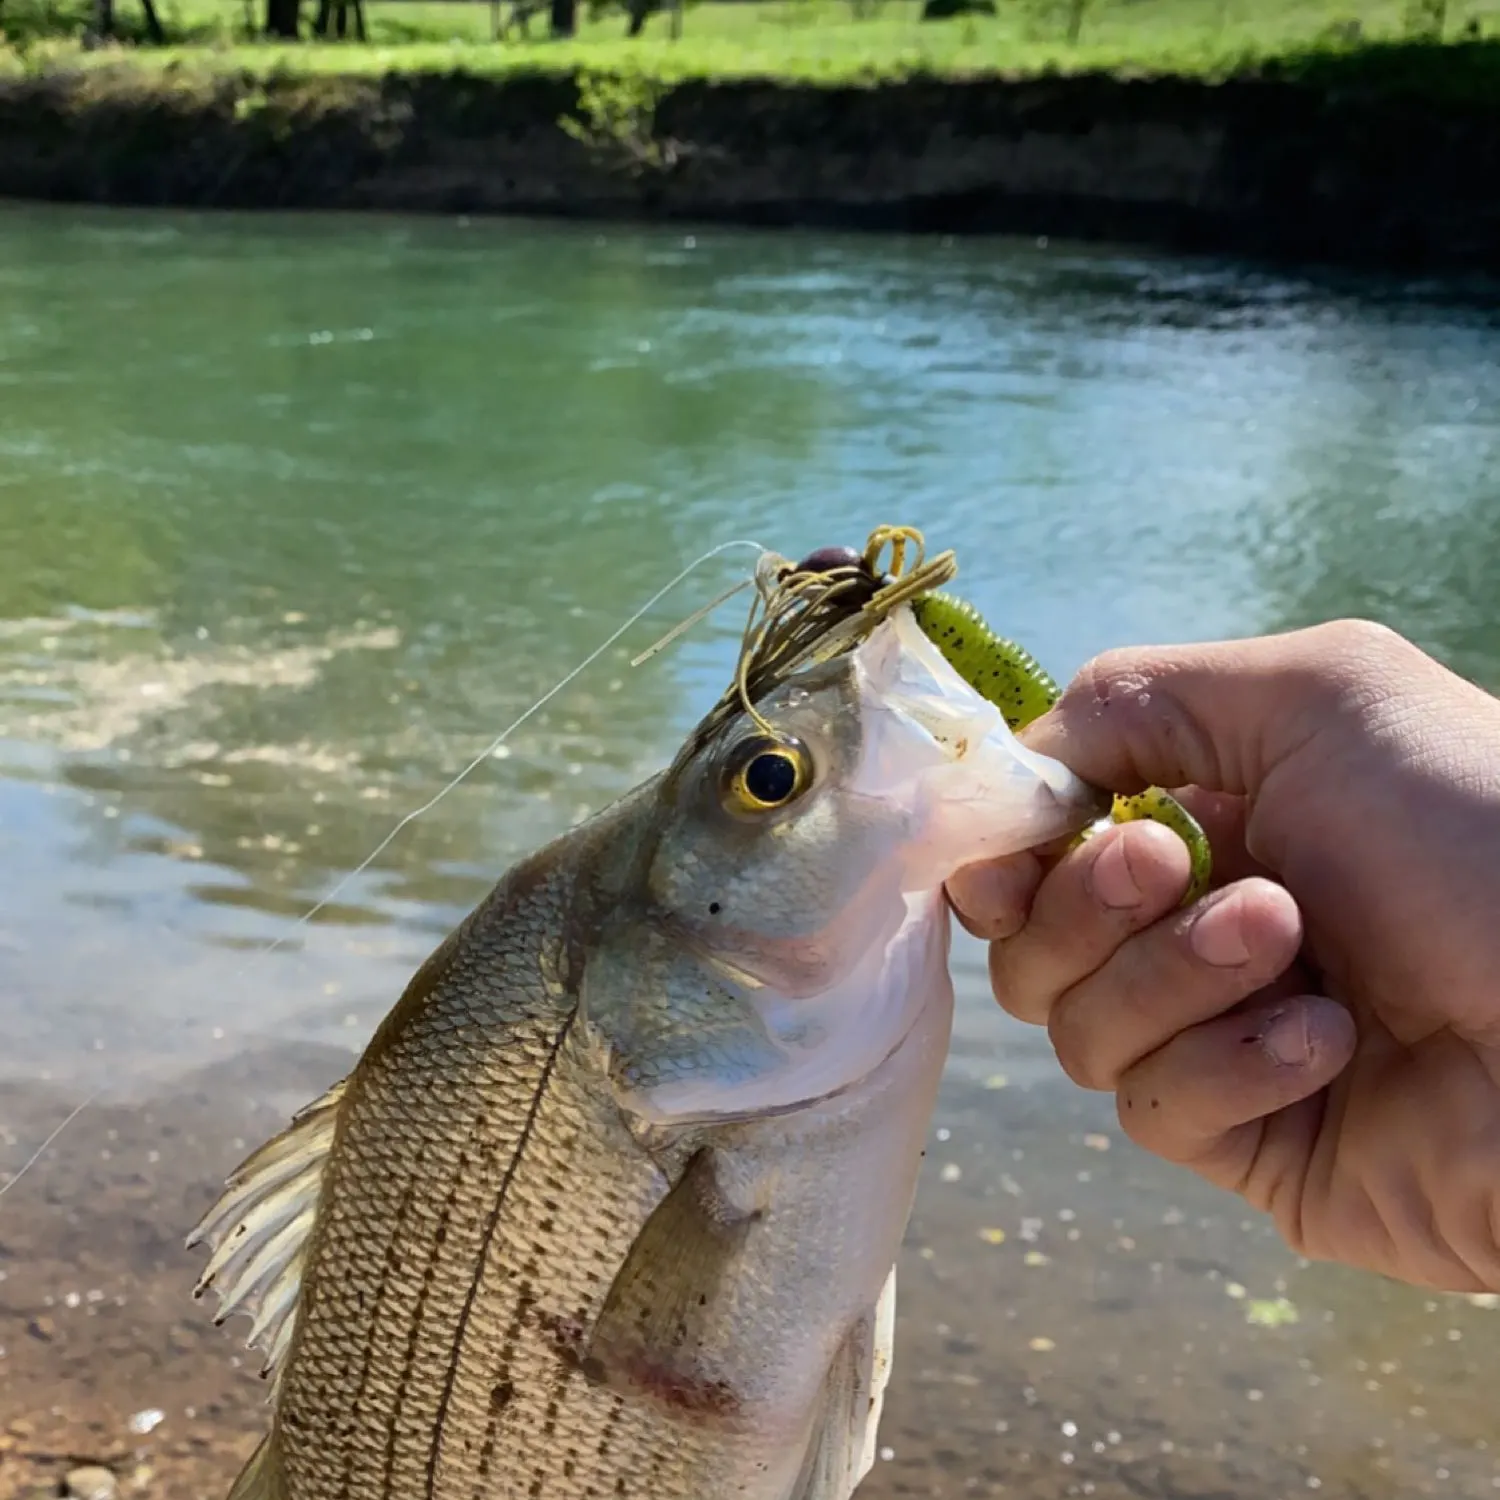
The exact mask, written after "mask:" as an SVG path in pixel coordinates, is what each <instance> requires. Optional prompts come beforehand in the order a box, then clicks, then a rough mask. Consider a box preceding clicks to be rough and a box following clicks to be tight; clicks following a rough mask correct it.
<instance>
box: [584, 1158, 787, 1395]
mask: <svg viewBox="0 0 1500 1500" xmlns="http://www.w3.org/2000/svg"><path fill="white" fill-rule="evenodd" d="M759 1218H760V1213H759V1211H758V1210H757V1209H756V1208H754V1207H748V1208H747V1207H745V1206H743V1205H740V1204H737V1203H735V1202H734V1201H732V1200H731V1198H730V1197H729V1196H728V1195H727V1194H726V1193H725V1192H724V1191H723V1189H722V1187H721V1184H720V1182H719V1178H718V1174H717V1170H716V1165H715V1158H714V1154H713V1152H711V1151H708V1150H703V1151H700V1152H698V1153H697V1154H696V1155H695V1156H693V1157H692V1158H691V1159H690V1160H689V1162H688V1165H687V1169H686V1171H684V1172H683V1174H682V1176H681V1178H680V1179H679V1180H678V1182H677V1184H676V1186H675V1187H673V1188H672V1190H671V1191H670V1192H669V1193H668V1194H667V1196H666V1197H665V1198H663V1199H662V1201H661V1202H660V1203H659V1204H658V1205H657V1207H656V1210H655V1211H654V1212H653V1213H652V1215H651V1217H650V1218H649V1219H647V1221H646V1224H645V1227H644V1228H643V1229H642V1230H641V1232H640V1235H639V1236H638V1237H637V1239H636V1241H635V1243H634V1244H633V1245H632V1246H631V1248H630V1252H629V1254H628V1255H627V1256H626V1258H625V1262H624V1264H623V1265H622V1266H621V1267H620V1269H619V1272H618V1273H617V1274H616V1276H615V1279H614V1283H613V1285H612V1286H611V1287H610V1290H609V1294H608V1296H607V1298H606V1299H605V1304H604V1309H603V1311H602V1312H601V1313H600V1315H599V1318H598V1320H597V1322H596V1323H595V1324H594V1328H593V1330H592V1333H591V1334H590V1335H589V1337H588V1339H587V1341H586V1344H585V1347H584V1350H583V1352H582V1357H581V1360H580V1363H581V1366H582V1368H583V1372H584V1374H585V1375H586V1376H588V1378H589V1379H590V1380H593V1381H595V1382H596V1383H599V1384H603V1385H608V1386H610V1387H612V1388H614V1389H616V1390H619V1391H621V1392H622V1393H624V1392H633V1393H639V1394H645V1395H647V1396H649V1397H652V1398H653V1399H655V1400H658V1401H661V1402H663V1403H665V1404H666V1405H669V1406H672V1407H675V1408H678V1409H679V1410H686V1411H694V1412H698V1413H700V1414H702V1415H704V1416H713V1415H725V1414H728V1413H730V1412H732V1411H734V1410H735V1409H736V1408H737V1406H738V1396H737V1393H736V1392H735V1391H734V1390H733V1389H732V1388H731V1387H730V1386H729V1385H728V1384H727V1383H726V1382H725V1381H724V1380H723V1379H722V1378H721V1376H720V1375H719V1373H718V1359H719V1358H720V1357H722V1353H723V1351H722V1350H719V1349H716V1348H713V1347H711V1346H710V1343H709V1338H708V1334H709V1330H710V1328H711V1327H712V1326H713V1325H714V1323H715V1321H716V1319H717V1317H718V1306H717V1305H718V1303H719V1301H720V1298H721V1296H722V1294H723V1289H724V1287H725V1286H726V1285H727V1284H729V1283H730V1282H731V1281H732V1279H733V1277H734V1275H735V1266H736V1262H737V1260H738V1258H739V1256H740V1253H741V1251H742V1249H743V1247H744V1245H745V1241H746V1239H747V1238H748V1236H749V1234H750V1232H751V1230H752V1228H753V1226H754V1225H755V1223H756V1221H757V1220H758V1219H759Z"/></svg>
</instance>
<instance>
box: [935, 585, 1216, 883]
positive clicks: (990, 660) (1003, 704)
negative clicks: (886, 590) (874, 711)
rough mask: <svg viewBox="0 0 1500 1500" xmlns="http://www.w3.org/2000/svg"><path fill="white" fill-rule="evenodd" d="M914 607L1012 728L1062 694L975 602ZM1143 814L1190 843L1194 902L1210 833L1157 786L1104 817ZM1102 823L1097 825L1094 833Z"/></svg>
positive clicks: (1124, 819)
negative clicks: (996, 629) (992, 625)
mask: <svg viewBox="0 0 1500 1500" xmlns="http://www.w3.org/2000/svg"><path fill="white" fill-rule="evenodd" d="M912 611H913V613H914V614H915V615H916V617H917V623H918V624H919V625H920V626H921V627H922V632H923V634H924V635H926V636H927V638H928V639H929V640H930V641H931V642H932V643H933V644H934V645H935V646H936V647H937V648H938V650H939V651H941V652H942V653H943V655H944V657H946V658H947V660H948V662H949V664H950V665H951V666H952V667H953V669H954V670H955V671H956V672H957V673H958V674H959V676H960V677H962V678H963V679H964V681H965V682H967V683H968V684H969V685H970V686H971V687H972V688H974V689H975V690H976V691H978V692H980V693H982V694H983V695H984V696H985V697H986V698H988V699H989V701H990V702H991V703H993V704H994V705H995V707H996V708H998V709H999V710H1000V712H1001V713H1002V714H1004V715H1005V722H1006V723H1007V724H1009V725H1010V727H1011V729H1012V730H1019V729H1021V728H1022V727H1023V726H1025V725H1027V724H1030V723H1031V722H1032V720H1033V719H1038V718H1040V717H1041V716H1042V714H1044V713H1045V712H1046V711H1047V710H1048V709H1049V708H1051V707H1052V705H1053V704H1054V703H1056V702H1057V700H1058V698H1059V697H1060V696H1061V689H1060V688H1059V687H1058V685H1057V684H1056V683H1055V682H1054V681H1053V680H1052V678H1051V677H1050V676H1048V674H1047V673H1046V671H1044V670H1043V668H1042V666H1041V664H1040V663H1039V662H1038V661H1037V660H1036V658H1035V657H1033V656H1032V655H1031V653H1030V652H1029V651H1027V650H1026V649H1025V648H1024V647H1022V646H1018V645H1017V644H1016V643H1015V642H1014V641H1008V640H1006V639H1005V638H1004V637H1003V636H1000V635H997V634H996V633H995V632H994V631H993V630H991V629H990V627H989V626H988V625H987V624H986V623H985V620H984V617H983V616H982V615H981V614H980V613H979V611H978V610H977V609H975V608H974V606H973V605H972V604H968V603H966V602H965V601H964V600H962V599H956V598H954V597H953V595H951V594H943V593H932V594H924V595H922V597H920V598H919V599H916V600H914V601H913V603H912ZM1141 818H1145V819H1148V820H1149V821H1151V822H1153V823H1160V824H1162V825H1163V827H1166V828H1170V829H1171V830H1172V832H1173V833H1175V834H1177V836H1178V837H1179V838H1181V839H1182V841H1183V842H1184V843H1185V844H1186V845H1187V847H1188V854H1189V855H1190V856H1191V859H1192V875H1191V878H1190V879H1189V881H1188V889H1187V895H1186V896H1184V897H1183V902H1184V904H1186V903H1187V902H1189V901H1196V900H1197V899H1198V897H1199V896H1201V895H1202V894H1203V893H1204V892H1205V891H1206V890H1207V889H1208V881H1209V876H1210V874H1211V873H1212V869H1213V854H1212V850H1211V849H1210V847H1209V842H1208V835H1207V834H1205V833H1204V831H1203V829H1202V828H1201V827H1200V826H1199V823H1198V820H1197V819H1196V818H1194V817H1193V815H1192V814H1191V813H1190V812H1189V811H1188V810H1187V808H1185V807H1184V806H1183V805H1182V804H1181V803H1180V802H1179V801H1177V799H1176V798H1175V797H1173V796H1171V795H1170V794H1169V793H1167V792H1164V791H1162V789H1161V788H1160V787H1154V786H1153V787H1148V788H1147V789H1146V790H1145V791H1144V792H1137V793H1136V794H1135V795H1134V796H1130V797H1126V796H1117V797H1116V798H1115V800H1114V806H1113V807H1112V808H1111V809H1110V814H1109V818H1108V819H1107V820H1104V821H1107V822H1111V823H1130V822H1134V821H1136V820H1137V819H1141ZM1100 826H1102V824H1095V825H1094V829H1091V830H1090V832H1093V831H1095V830H1096V829H1097V828H1099V827H1100ZM1087 836H1088V835H1087V834H1085V835H1084V837H1085V838H1086V837H1087Z"/></svg>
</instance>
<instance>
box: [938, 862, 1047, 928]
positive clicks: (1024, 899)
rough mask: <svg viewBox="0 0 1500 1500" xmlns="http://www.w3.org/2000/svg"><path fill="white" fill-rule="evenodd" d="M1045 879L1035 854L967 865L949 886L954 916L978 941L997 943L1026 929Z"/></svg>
mask: <svg viewBox="0 0 1500 1500" xmlns="http://www.w3.org/2000/svg"><path fill="white" fill-rule="evenodd" d="M1041 879H1042V862H1041V860H1039V859H1038V858H1037V857H1036V855H1034V854H1018V855H1015V856H1014V857H1013V858H1010V859H993V860H987V861H985V862H984V863H982V864H974V865H966V866H965V867H964V868H963V869H962V870H960V871H959V872H958V873H957V874H956V875H955V876H954V877H953V878H952V879H951V880H950V881H949V882H948V900H949V902H950V903H951V905H952V907H953V911H954V915H955V916H957V918H958V920H959V921H960V922H961V923H962V924H963V925H964V927H965V928H966V929H967V930H968V931H969V932H971V933H973V934H974V936H975V937H977V938H984V939H985V941H986V942H994V941H995V940H996V939H997V938H1006V937H1010V936H1011V935H1012V934H1013V933H1016V932H1019V931H1020V930H1021V928H1022V927H1024V926H1025V925H1026V918H1027V916H1028V915H1029V914H1030V911H1031V899H1032V897H1033V896H1034V895H1035V894H1036V888H1037V886H1038V885H1039V884H1040V883H1041Z"/></svg>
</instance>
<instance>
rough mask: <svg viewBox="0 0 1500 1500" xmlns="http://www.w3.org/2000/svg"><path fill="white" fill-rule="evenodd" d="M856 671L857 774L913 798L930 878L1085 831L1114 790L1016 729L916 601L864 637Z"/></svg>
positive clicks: (891, 794)
mask: <svg viewBox="0 0 1500 1500" xmlns="http://www.w3.org/2000/svg"><path fill="white" fill-rule="evenodd" d="M855 677H856V682H857V684H858V691H859V700H860V712H861V715H862V728H863V740H864V743H863V754H862V761H861V765H860V768H859V771H858V772H857V774H856V778H855V786H856V788H857V789H859V790H862V791H865V792H867V793H868V794H869V795H871V796H878V797H880V798H881V799H882V800H887V801H888V800H890V799H892V798H899V799H901V800H903V801H905V802H906V803H907V805H908V808H909V812H910V816H911V819H912V829H911V832H912V847H913V853H914V861H913V862H914V864H915V866H917V867H918V868H919V869H920V871H921V878H922V879H923V880H932V881H934V883H939V884H940V883H941V882H942V881H944V880H946V879H947V878H948V877H949V876H950V875H952V874H953V873H955V872H956V871H957V870H958V869H959V868H961V867H962V866H963V865H965V864H970V863H973V862H974V861H975V860H977V859H985V858H1001V857H1004V856H1006V855H1011V854H1019V853H1021V852H1022V851H1023V850H1026V849H1033V848H1037V847H1039V846H1041V845H1044V844H1049V843H1052V842H1053V841H1054V840H1056V839H1060V838H1063V837H1065V836H1067V835H1070V834H1075V833H1079V832H1081V831H1082V830H1083V829H1084V828H1086V827H1088V826H1089V825H1090V824H1091V823H1093V822H1094V821H1096V820H1097V819H1098V818H1099V817H1100V816H1102V815H1103V814H1104V813H1105V812H1107V811H1108V809H1109V804H1110V794H1109V793H1108V792H1105V791H1101V790H1100V789H1099V788H1097V787H1095V786H1092V785H1090V784H1089V783H1088V782H1086V781H1084V780H1083V779H1082V778H1081V777H1079V776H1077V775H1075V774H1074V773H1073V772H1072V771H1071V770H1069V769H1068V767H1067V766H1065V765H1064V764H1063V763H1062V762H1061V761H1059V760H1054V759H1052V758H1051V757H1050V756H1046V755H1041V754H1038V753H1037V752H1036V751H1034V750H1029V749H1027V747H1026V746H1025V745H1023V744H1022V743H1021V742H1020V741H1019V740H1018V739H1017V738H1016V737H1015V735H1014V734H1013V733H1012V732H1011V730H1010V728H1009V726H1008V725H1007V724H1006V722H1005V717H1004V715H1003V714H1002V713H1001V712H1000V710H999V709H998V708H997V707H996V706H995V705H994V704H993V703H991V702H989V701H988V700H987V699H986V698H984V697H983V696H982V695H981V694H980V693H978V692H977V691H976V690H975V689H974V688H972V687H971V686H970V685H969V684H968V683H967V682H965V681H964V679H963V678H962V677H960V676H959V675H958V673H957V672H956V671H955V670H954V669H953V667H952V666H951V665H950V664H949V663H948V661H947V659H946V658H945V657H944V656H943V654H942V653H941V652H940V651H939V650H938V648H937V647H936V646H935V645H933V643H932V642H931V641H930V640H928V638H927V637H926V635H925V634H923V632H922V628H921V626H920V625H918V624H917V621H916V619H915V617H914V616H913V615H912V613H911V611H910V610H908V609H901V610H898V611H896V612H895V613H894V614H893V615H892V616H891V617H890V618H889V619H888V620H886V621H885V622H883V623H882V624H881V625H880V626H879V628H878V629H877V630H875V631H874V632H873V633H872V634H871V636H870V638H869V639H868V640H867V641H865V642H864V643H863V644H862V645H861V646H860V647H859V649H858V650H857V652H856V653H855ZM907 888H908V889H911V888H912V885H911V883H910V882H908V885H907Z"/></svg>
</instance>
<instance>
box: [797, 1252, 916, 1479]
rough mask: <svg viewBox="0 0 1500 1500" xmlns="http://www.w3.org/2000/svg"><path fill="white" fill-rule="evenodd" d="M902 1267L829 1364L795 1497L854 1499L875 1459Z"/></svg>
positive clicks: (893, 1274) (888, 1279)
mask: <svg viewBox="0 0 1500 1500" xmlns="http://www.w3.org/2000/svg"><path fill="white" fill-rule="evenodd" d="M895 1319H896V1271H895V1267H892V1268H891V1274H890V1275H889V1276H888V1277H887V1278H886V1283H885V1287H884V1289H883V1290H882V1292H881V1294H880V1300H879V1301H878V1302H877V1303H876V1304H875V1308H874V1310H873V1311H872V1312H871V1313H869V1314H868V1315H867V1316H865V1317H863V1318H861V1319H860V1320H859V1321H858V1322H857V1323H856V1324H855V1325H854V1326H853V1327H852V1328H851V1329H850V1330H849V1333H848V1336H847V1337H846V1338H845V1340H844V1342H843V1344H842V1345H840V1347H839V1352H838V1353H837V1354H836V1355H835V1356H834V1359H833V1363H832V1364H831V1365H830V1366H829V1368H828V1378H827V1380H826V1381H825V1382H824V1384H823V1395H822V1402H821V1405H820V1409H819V1413H818V1421H817V1424H816V1426H815V1427H814V1428H813V1435H812V1441H811V1442H810V1443H809V1444H808V1449H807V1458H806V1459H805V1460H804V1462H803V1465H802V1473H801V1474H800V1475H799V1476H798V1479H797V1483H796V1485H795V1486H794V1487H793V1489H792V1493H791V1497H790V1500H849V1497H850V1496H851V1495H853V1493H854V1491H855V1489H856V1487H857V1486H858V1485H859V1482H860V1481H861V1480H862V1479H863V1478H864V1477H865V1475H866V1474H868V1473H869V1472H870V1469H871V1467H872V1465H873V1464H874V1462H875V1452H876V1447H875V1436H876V1433H877V1432H878V1430H879V1427H880V1413H881V1409H882V1407H883V1406H884V1404H885V1387H886V1382H887V1381H888V1380H889V1379H890V1374H891V1346H892V1342H893V1335H894V1330H895Z"/></svg>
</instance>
